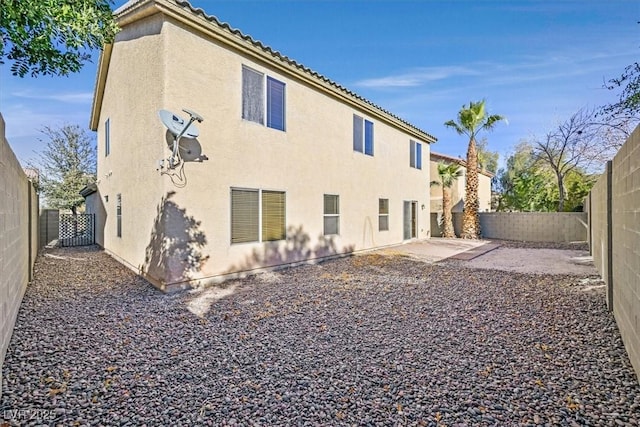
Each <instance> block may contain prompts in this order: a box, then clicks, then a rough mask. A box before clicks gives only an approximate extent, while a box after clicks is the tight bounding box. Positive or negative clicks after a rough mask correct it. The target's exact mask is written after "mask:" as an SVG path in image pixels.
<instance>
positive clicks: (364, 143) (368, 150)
mask: <svg viewBox="0 0 640 427" xmlns="http://www.w3.org/2000/svg"><path fill="white" fill-rule="evenodd" d="M353 151H357V152H359V153H364V154H366V155H368V156H373V122H370V121H369V120H366V119H363V118H362V117H360V116H358V115H356V114H354V115H353Z"/></svg>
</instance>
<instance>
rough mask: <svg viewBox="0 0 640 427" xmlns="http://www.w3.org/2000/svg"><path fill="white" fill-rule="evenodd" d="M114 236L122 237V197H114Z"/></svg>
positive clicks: (118, 195) (119, 195)
mask: <svg viewBox="0 0 640 427" xmlns="http://www.w3.org/2000/svg"><path fill="white" fill-rule="evenodd" d="M116 236H118V237H122V195H121V194H117V195H116Z"/></svg>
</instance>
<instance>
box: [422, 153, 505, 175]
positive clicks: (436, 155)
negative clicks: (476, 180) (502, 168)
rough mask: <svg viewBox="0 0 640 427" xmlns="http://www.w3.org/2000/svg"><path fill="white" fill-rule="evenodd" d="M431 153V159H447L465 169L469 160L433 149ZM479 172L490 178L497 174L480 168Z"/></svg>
mask: <svg viewBox="0 0 640 427" xmlns="http://www.w3.org/2000/svg"><path fill="white" fill-rule="evenodd" d="M430 155H431V157H430V159H431V160H432V161H434V162H438V161H445V162H451V163H457V164H459V165H460V166H462V167H464V168H465V169H466V168H467V162H466V161H465V160H463V159H461V158H460V157H453V156H448V155H446V154H440V153H435V152H433V151H432V152H431V154H430ZM478 173H481V174H483V175H486V176H488V177H489V178H493V177H494V176H495V174H493V173H491V172H489V171H488V170H485V169H478Z"/></svg>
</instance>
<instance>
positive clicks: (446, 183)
mask: <svg viewBox="0 0 640 427" xmlns="http://www.w3.org/2000/svg"><path fill="white" fill-rule="evenodd" d="M462 175H463V172H462V169H461V168H460V165H458V164H457V163H449V164H446V163H438V177H439V178H440V182H438V181H433V182H432V184H433V185H442V237H447V238H453V237H456V233H455V231H454V229H453V215H452V214H451V208H452V207H453V206H452V204H451V186H453V183H454V182H455V181H456V179H458V178H460V177H461V176H462Z"/></svg>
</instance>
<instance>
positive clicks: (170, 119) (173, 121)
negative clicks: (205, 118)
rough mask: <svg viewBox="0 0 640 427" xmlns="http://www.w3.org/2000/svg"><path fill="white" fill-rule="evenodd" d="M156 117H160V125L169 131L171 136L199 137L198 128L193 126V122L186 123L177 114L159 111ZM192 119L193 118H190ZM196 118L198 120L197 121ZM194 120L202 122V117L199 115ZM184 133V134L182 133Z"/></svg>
mask: <svg viewBox="0 0 640 427" xmlns="http://www.w3.org/2000/svg"><path fill="white" fill-rule="evenodd" d="M158 116H160V120H161V121H162V123H163V124H164V125H165V126H166V127H167V129H169V132H171V133H172V134H173V136H174V137H175V136H177V135H180V134H181V133H182V135H181V136H185V137H187V138H197V137H198V135H200V132H199V131H198V128H197V127H196V125H194V124H193V121H191V120H190V121H189V122H187V121H186V120H185V119H183V118H182V117H180V116H178V115H177V114H174V113H172V112H171V111H169V110H160V111H158ZM191 117H194V116H191ZM198 118H199V119H200V120H198ZM194 120H198V121H199V122H201V121H202V117H200V116H199V115H198V116H197V117H196V118H194ZM183 131H184V132H183Z"/></svg>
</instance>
